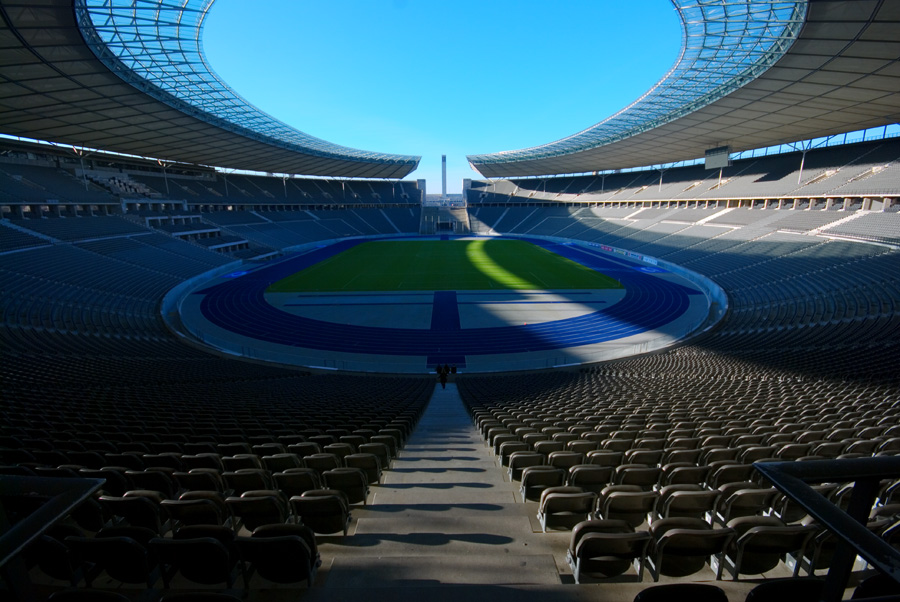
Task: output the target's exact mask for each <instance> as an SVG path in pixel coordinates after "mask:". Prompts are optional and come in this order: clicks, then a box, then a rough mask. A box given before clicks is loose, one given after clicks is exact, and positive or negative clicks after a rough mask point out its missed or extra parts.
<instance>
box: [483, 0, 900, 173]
mask: <svg viewBox="0 0 900 602" xmlns="http://www.w3.org/2000/svg"><path fill="white" fill-rule="evenodd" d="M672 3H673V4H674V5H675V8H676V10H677V12H678V14H679V16H680V17H681V20H682V24H683V45H682V52H681V55H680V56H679V58H678V60H677V61H676V63H675V66H674V67H673V68H672V69H671V70H670V71H669V72H668V73H667V74H666V76H664V77H663V78H662V79H661V80H660V81H659V82H658V83H657V84H656V85H655V86H654V87H653V88H651V89H650V91H648V92H647V93H646V94H644V95H643V96H642V97H641V98H639V99H638V100H637V101H635V102H634V103H632V104H631V105H629V106H628V107H626V108H625V109H623V110H621V111H619V112H618V113H616V114H614V115H612V116H611V117H609V118H607V119H605V120H604V121H601V122H600V123H598V124H596V125H594V126H592V127H590V128H587V129H586V130H583V131H582V132H579V133H577V134H574V135H572V136H569V137H567V138H563V139H562V140H558V141H556V142H551V143H548V144H544V145H541V146H537V147H532V148H527V149H521V150H512V151H504V152H499V153H491V154H482V155H470V156H469V157H468V159H469V162H470V164H471V165H472V167H473V168H474V169H476V170H477V171H479V172H480V173H481V174H482V175H484V176H486V177H516V176H531V175H550V174H562V173H581V172H590V171H600V170H606V169H624V168H631V167H639V166H643V165H654V164H661V163H670V162H675V161H682V160H690V159H696V158H698V157H702V156H703V154H704V151H706V150H707V149H710V148H712V147H717V146H723V145H729V146H731V147H732V149H733V150H734V151H741V150H748V149H753V148H760V147H765V146H772V145H777V144H780V143H785V142H793V141H796V140H803V139H809V138H815V137H819V136H825V135H831V134H838V133H843V132H847V131H853V130H858V129H864V128H868V127H874V126H879V125H885V124H889V123H893V122H895V121H897V120H898V119H900V74H898V68H897V67H898V64H900V45H898V43H897V42H896V40H895V38H896V31H897V28H898V25H900V23H898V22H900V7H898V4H897V3H896V2H886V1H884V0H860V1H858V2H844V1H838V0H810V1H807V0H797V1H783V0H672Z"/></svg>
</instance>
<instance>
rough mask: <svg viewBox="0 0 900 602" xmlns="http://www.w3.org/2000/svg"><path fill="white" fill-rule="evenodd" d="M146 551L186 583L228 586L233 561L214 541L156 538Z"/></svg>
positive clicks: (233, 556)
mask: <svg viewBox="0 0 900 602" xmlns="http://www.w3.org/2000/svg"><path fill="white" fill-rule="evenodd" d="M150 548H151V549H152V550H153V552H154V554H155V555H156V557H157V558H158V559H159V561H160V563H161V564H164V565H167V566H169V567H170V568H171V569H173V570H175V571H178V572H180V573H181V574H182V576H184V577H185V578H186V579H188V580H189V581H193V582H195V583H202V584H205V585H212V584H216V583H227V584H228V585H229V586H230V585H231V582H232V575H231V573H232V569H233V567H234V564H235V562H236V558H235V555H234V554H232V553H231V552H230V551H229V550H228V548H227V547H226V546H225V545H224V544H222V542H221V541H219V540H218V539H215V538H212V537H198V538H191V539H164V538H161V537H159V538H156V539H152V540H150Z"/></svg>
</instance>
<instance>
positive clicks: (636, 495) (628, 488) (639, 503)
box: [597, 485, 659, 528]
mask: <svg viewBox="0 0 900 602" xmlns="http://www.w3.org/2000/svg"><path fill="white" fill-rule="evenodd" d="M658 501H659V493H658V492H656V491H644V490H642V489H641V488H640V487H638V486H637V485H610V486H608V487H604V488H603V490H602V491H601V492H600V498H599V500H598V501H597V517H598V518H602V519H613V520H623V521H625V522H626V523H628V524H629V525H631V527H632V528H637V527H638V526H640V525H641V524H643V523H644V522H645V521H646V520H647V517H648V516H649V515H650V514H652V513H653V511H654V509H655V508H656V504H657V502H658Z"/></svg>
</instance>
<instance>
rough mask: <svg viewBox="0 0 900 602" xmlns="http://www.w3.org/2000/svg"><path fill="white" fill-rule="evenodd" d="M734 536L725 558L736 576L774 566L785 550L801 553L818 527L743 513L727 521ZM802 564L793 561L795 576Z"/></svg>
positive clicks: (794, 553) (759, 572)
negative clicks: (792, 523) (743, 514)
mask: <svg viewBox="0 0 900 602" xmlns="http://www.w3.org/2000/svg"><path fill="white" fill-rule="evenodd" d="M728 526H729V527H730V528H732V529H734V531H735V539H734V540H733V541H732V542H731V544H730V545H729V546H728V549H727V550H726V554H725V556H723V558H722V561H723V562H724V563H725V567H726V568H727V569H728V572H729V573H731V576H732V578H733V579H734V580H737V579H738V576H739V575H741V574H746V575H759V574H762V573H765V572H768V571H770V570H772V569H774V568H775V567H776V566H778V565H779V563H780V562H781V559H782V558H783V557H784V556H785V555H786V554H792V555H794V556H798V557H802V556H803V555H804V553H805V550H806V545H807V542H809V540H810V538H811V537H812V536H813V535H814V534H815V533H816V531H818V528H817V527H815V526H813V525H806V526H804V525H790V526H789V525H785V524H784V523H783V522H782V521H781V520H779V519H777V518H775V517H774V516H744V517H741V518H735V519H733V520H731V521H729V522H728ZM799 572H800V564H799V563H796V564H795V565H794V574H793V576H794V577H796V576H797V575H798V573H799Z"/></svg>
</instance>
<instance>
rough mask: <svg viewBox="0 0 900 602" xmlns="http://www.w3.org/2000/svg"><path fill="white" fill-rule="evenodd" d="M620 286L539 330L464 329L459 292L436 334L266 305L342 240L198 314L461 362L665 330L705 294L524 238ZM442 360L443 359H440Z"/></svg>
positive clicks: (272, 338) (337, 345) (250, 332)
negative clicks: (276, 286)
mask: <svg viewBox="0 0 900 602" xmlns="http://www.w3.org/2000/svg"><path fill="white" fill-rule="evenodd" d="M525 240H528V242H531V243H532V244H535V245H538V246H540V247H543V248H545V249H547V250H549V251H552V252H554V253H557V254H558V255H562V256H563V257H567V258H569V259H572V260H573V261H576V262H578V263H580V264H583V265H585V266H587V267H590V268H592V269H595V270H598V271H600V272H602V273H604V274H608V275H609V276H611V277H613V278H615V279H617V280H618V281H619V282H621V283H622V284H623V285H624V287H625V296H624V298H623V299H622V300H621V301H619V302H618V303H615V304H613V305H612V306H611V307H603V308H600V309H598V310H597V311H594V312H590V313H586V314H583V315H580V316H577V317H574V318H569V319H565V320H556V321H552V322H544V323H539V324H527V325H517V326H502V327H494V328H466V329H462V328H460V326H459V309H458V306H457V304H456V293H455V292H436V293H435V297H434V304H433V313H434V316H433V318H432V322H431V328H430V329H413V328H391V327H384V328H380V327H372V326H357V325H350V324H337V323H332V322H325V321H322V320H314V319H311V318H306V317H303V316H298V315H294V314H291V313H288V312H285V311H282V310H280V309H278V308H276V307H273V306H272V305H270V304H269V303H267V302H266V299H265V291H266V288H267V287H268V286H269V285H270V284H271V283H273V282H276V281H278V280H281V279H282V278H284V277H286V276H289V275H291V274H294V273H296V272H298V271H300V270H302V269H304V268H306V267H309V266H311V265H314V264H316V263H318V262H320V261H323V260H325V259H327V258H329V257H332V256H334V255H337V254H338V253H341V252H343V251H345V250H347V249H349V248H351V247H353V246H355V245H357V244H359V243H360V242H364V241H359V240H353V241H342V242H338V243H335V244H332V245H329V246H323V247H320V248H318V249H316V250H314V251H312V252H308V253H305V254H302V255H296V256H291V257H288V258H286V259H284V260H282V261H279V262H277V263H274V264H272V265H270V266H265V267H263V268H260V269H257V270H254V271H252V272H249V273H247V274H245V275H242V276H240V277H236V278H231V279H229V280H227V281H226V282H223V283H220V284H217V285H214V286H211V287H209V288H206V289H203V290H200V291H198V292H196V293H195V294H200V295H203V300H202V302H201V305H200V310H201V312H202V313H203V316H204V317H205V318H206V319H207V320H208V321H210V322H211V323H213V324H215V325H217V326H219V327H221V328H223V329H225V330H228V331H231V332H234V333H236V334H240V335H243V336H246V337H250V338H253V339H258V340H261V341H268V342H270V343H277V344H280V345H289V346H293V347H302V348H308V349H321V350H329V351H335V352H345V353H364V354H375V355H404V356H426V357H428V358H429V359H430V360H431V359H436V358H445V357H446V358H454V359H455V360H456V359H459V358H463V357H465V356H467V355H485V354H508V353H518V352H524V351H543V350H551V349H564V348H568V347H577V346H580V345H590V344H596V343H603V342H606V341H613V340H616V339H621V338H624V337H628V336H631V335H635V334H640V333H643V332H647V331H649V330H653V329H656V328H660V327H662V326H665V325H666V324H668V323H669V322H671V321H673V320H675V319H677V318H678V317H680V316H681V315H682V314H684V312H685V311H687V309H688V306H689V301H690V300H689V298H688V297H689V296H690V295H698V294H702V293H700V292H699V291H696V290H693V289H691V288H688V287H685V286H681V285H679V284H675V283H672V282H669V281H667V280H665V279H662V278H657V277H654V276H651V275H648V274H647V273H645V272H643V271H642V268H646V267H647V266H646V264H639V263H635V262H631V261H628V260H626V259H622V258H618V257H612V256H610V255H607V254H603V253H601V252H599V251H593V250H591V249H588V248H585V247H580V246H574V245H573V246H570V245H564V244H559V243H553V242H549V241H544V240H537V239H525ZM440 361H443V360H440Z"/></svg>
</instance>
